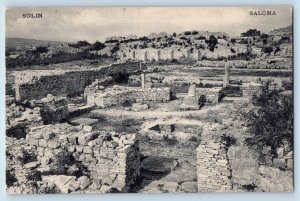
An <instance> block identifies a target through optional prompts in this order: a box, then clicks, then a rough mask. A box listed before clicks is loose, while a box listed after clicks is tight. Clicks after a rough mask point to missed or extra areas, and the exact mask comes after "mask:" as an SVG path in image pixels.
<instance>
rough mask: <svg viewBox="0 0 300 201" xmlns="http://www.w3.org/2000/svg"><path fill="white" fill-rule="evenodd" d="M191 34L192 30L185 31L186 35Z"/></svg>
mask: <svg viewBox="0 0 300 201" xmlns="http://www.w3.org/2000/svg"><path fill="white" fill-rule="evenodd" d="M191 34H192V32H190V31H185V32H184V35H186V36H187V35H191Z"/></svg>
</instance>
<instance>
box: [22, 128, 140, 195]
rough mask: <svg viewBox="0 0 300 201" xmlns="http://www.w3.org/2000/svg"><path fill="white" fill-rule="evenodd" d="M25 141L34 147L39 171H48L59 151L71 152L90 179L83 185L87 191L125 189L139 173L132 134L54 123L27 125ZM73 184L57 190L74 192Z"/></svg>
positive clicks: (137, 145) (136, 140)
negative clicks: (88, 184)
mask: <svg viewBox="0 0 300 201" xmlns="http://www.w3.org/2000/svg"><path fill="white" fill-rule="evenodd" d="M26 140H27V143H28V144H29V145H30V146H31V147H32V148H33V149H36V153H37V163H36V164H38V165H37V170H39V171H41V172H43V171H44V172H47V171H49V170H51V168H53V166H54V165H53V164H52V162H53V161H55V160H56V158H57V156H58V155H59V154H60V153H61V152H63V151H65V150H67V151H68V152H69V153H71V154H72V155H73V157H74V158H75V159H76V160H77V161H79V162H80V163H81V164H82V165H83V166H85V167H87V169H88V172H89V175H88V177H89V179H90V180H91V182H90V186H89V187H88V188H87V189H88V190H87V191H89V192H95V193H96V192H98V193H99V192H101V193H104V192H108V191H109V190H112V189H117V190H119V191H122V192H126V191H127V190H128V189H129V186H130V185H131V184H133V183H134V182H135V180H136V178H137V176H138V175H139V172H140V155H139V141H138V139H137V136H136V134H117V133H113V132H109V133H107V132H104V131H103V132H102V131H92V127H90V126H81V125H79V126H70V125H68V124H57V125H44V126H39V127H33V128H31V130H30V133H29V134H28V135H27V136H26ZM54 168H55V166H54ZM46 175H49V173H48V174H46ZM50 176H51V174H50ZM53 176H54V175H53ZM48 177H49V176H47V178H46V179H47V180H48V179H49V178H48ZM42 178H43V176H42ZM65 182H66V183H68V181H65ZM74 182H76V180H75V181H74ZM74 185H76V184H74V183H73V184H70V186H66V185H65V184H64V187H60V190H62V191H63V193H70V192H73V191H76V189H73V188H72V186H74ZM86 187H87V186H86Z"/></svg>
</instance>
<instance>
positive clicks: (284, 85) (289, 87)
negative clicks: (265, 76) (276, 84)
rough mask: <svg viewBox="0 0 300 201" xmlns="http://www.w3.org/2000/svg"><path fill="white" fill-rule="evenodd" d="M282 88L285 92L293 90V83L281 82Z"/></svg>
mask: <svg viewBox="0 0 300 201" xmlns="http://www.w3.org/2000/svg"><path fill="white" fill-rule="evenodd" d="M281 85H282V88H284V89H285V90H293V82H292V81H288V80H282V81H281Z"/></svg>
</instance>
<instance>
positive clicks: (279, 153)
mask: <svg viewBox="0 0 300 201" xmlns="http://www.w3.org/2000/svg"><path fill="white" fill-rule="evenodd" d="M276 153H277V158H283V154H284V148H283V147H279V148H277V149H276Z"/></svg>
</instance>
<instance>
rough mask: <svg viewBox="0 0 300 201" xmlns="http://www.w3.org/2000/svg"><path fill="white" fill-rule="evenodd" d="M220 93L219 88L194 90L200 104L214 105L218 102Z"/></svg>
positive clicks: (220, 89)
mask: <svg viewBox="0 0 300 201" xmlns="http://www.w3.org/2000/svg"><path fill="white" fill-rule="evenodd" d="M221 93H222V88H221V87H214V88H196V96H198V97H199V99H200V102H206V103H210V104H216V103H218V102H219V101H220V97H221Z"/></svg>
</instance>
